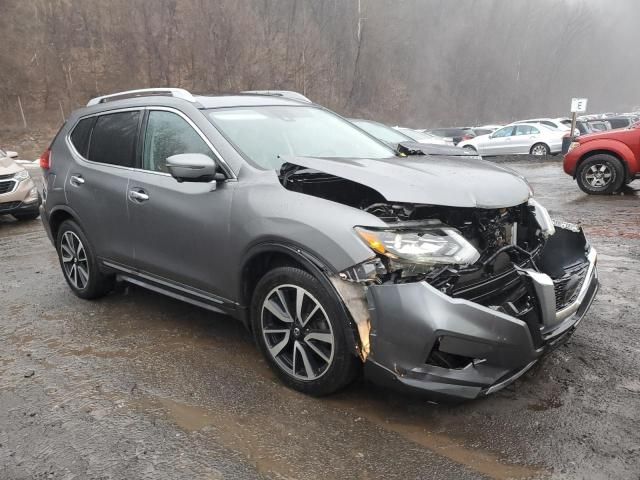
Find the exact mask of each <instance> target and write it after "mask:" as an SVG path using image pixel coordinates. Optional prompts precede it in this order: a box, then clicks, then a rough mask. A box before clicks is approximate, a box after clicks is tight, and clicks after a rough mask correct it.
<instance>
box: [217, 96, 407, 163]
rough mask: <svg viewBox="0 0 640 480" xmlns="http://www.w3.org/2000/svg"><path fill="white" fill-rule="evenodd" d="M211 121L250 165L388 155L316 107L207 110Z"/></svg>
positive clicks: (380, 146)
mask: <svg viewBox="0 0 640 480" xmlns="http://www.w3.org/2000/svg"><path fill="white" fill-rule="evenodd" d="M207 115H208V117H209V119H210V120H211V122H212V123H213V124H214V125H215V126H216V127H217V128H218V129H219V130H220V131H221V132H222V134H223V135H225V136H226V137H227V138H228V139H229V140H230V141H231V142H232V143H233V144H234V145H235V146H236V148H237V149H238V150H239V151H240V152H241V153H243V154H244V156H245V157H246V158H247V159H248V160H249V161H251V163H253V164H254V165H256V166H258V167H260V168H264V169H275V168H279V167H280V166H281V165H282V164H283V163H284V162H285V159H284V158H282V157H287V156H298V157H325V158H374V159H376V158H389V157H393V156H395V153H394V151H393V150H391V149H390V148H388V147H387V146H386V145H384V144H382V143H380V142H378V141H376V140H374V139H373V138H371V137H369V136H368V135H367V134H365V133H364V132H362V131H360V130H359V129H358V128H356V127H355V126H354V125H352V124H351V123H349V122H347V121H346V120H344V119H342V118H340V117H339V116H337V115H335V114H333V113H330V112H328V111H326V110H323V109H321V108H317V107H311V106H309V107H307V106H299V107H298V106H255V107H236V108H224V109H212V110H209V111H207Z"/></svg>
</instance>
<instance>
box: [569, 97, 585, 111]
mask: <svg viewBox="0 0 640 480" xmlns="http://www.w3.org/2000/svg"><path fill="white" fill-rule="evenodd" d="M587 100H588V99H586V98H572V99H571V113H584V112H586V111H587Z"/></svg>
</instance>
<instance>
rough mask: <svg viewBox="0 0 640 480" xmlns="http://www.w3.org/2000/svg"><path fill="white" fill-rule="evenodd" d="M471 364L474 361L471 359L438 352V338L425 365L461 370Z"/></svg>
mask: <svg viewBox="0 0 640 480" xmlns="http://www.w3.org/2000/svg"><path fill="white" fill-rule="evenodd" d="M473 362H474V359H473V358H472V357H465V356H463V355H456V354H454V353H447V352H442V351H440V339H439V338H438V339H437V340H436V343H435V345H434V346H433V349H432V350H431V353H430V354H429V356H428V357H427V361H426V362H425V363H426V364H427V365H433V366H435V367H441V368H448V369H450V370H462V369H463V368H466V367H468V366H469V365H470V364H471V363H473Z"/></svg>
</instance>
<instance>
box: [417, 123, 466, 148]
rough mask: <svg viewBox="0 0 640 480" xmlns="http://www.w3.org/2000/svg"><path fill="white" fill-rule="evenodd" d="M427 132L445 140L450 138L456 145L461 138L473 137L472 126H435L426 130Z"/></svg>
mask: <svg viewBox="0 0 640 480" xmlns="http://www.w3.org/2000/svg"><path fill="white" fill-rule="evenodd" d="M427 133H430V134H431V135H435V136H436V137H440V138H442V139H444V140H445V141H449V140H451V142H453V144H454V145H458V144H459V143H460V142H462V141H463V140H471V139H472V138H473V137H475V133H473V129H472V128H468V127H460V128H435V129H433V130H427Z"/></svg>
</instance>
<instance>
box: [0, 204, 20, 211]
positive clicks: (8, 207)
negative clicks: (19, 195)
mask: <svg viewBox="0 0 640 480" xmlns="http://www.w3.org/2000/svg"><path fill="white" fill-rule="evenodd" d="M21 203H22V202H5V203H0V212H3V211H6V210H13V209H14V208H17V207H19V206H20V204H21Z"/></svg>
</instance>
